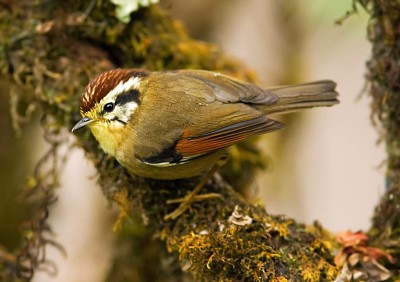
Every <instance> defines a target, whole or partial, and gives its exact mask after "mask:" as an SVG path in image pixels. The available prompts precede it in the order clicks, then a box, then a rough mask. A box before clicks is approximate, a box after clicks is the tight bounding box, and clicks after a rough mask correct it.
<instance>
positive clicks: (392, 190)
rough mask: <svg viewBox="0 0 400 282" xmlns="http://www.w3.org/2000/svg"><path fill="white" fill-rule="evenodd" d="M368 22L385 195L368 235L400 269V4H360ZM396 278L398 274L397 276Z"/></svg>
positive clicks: (393, 0) (370, 76) (374, 113)
mask: <svg viewBox="0 0 400 282" xmlns="http://www.w3.org/2000/svg"><path fill="white" fill-rule="evenodd" d="M360 2H362V5H363V6H364V7H366V9H367V10H368V11H369V13H370V16H371V19H370V21H369V26H368V38H369V40H370V41H371V42H372V57H371V59H370V60H369V61H368V63H367V66H368V70H369V72H368V75H367V78H368V80H369V85H370V93H371V96H372V98H373V101H372V117H373V120H374V122H375V124H376V127H377V128H378V130H379V132H380V137H381V140H382V141H384V142H385V144H386V151H387V169H386V193H385V195H384V196H383V198H382V200H381V203H380V205H379V206H378V207H377V208H376V210H375V215H374V219H373V228H372V229H371V234H372V235H373V236H374V237H375V240H376V244H377V245H378V246H382V248H385V249H386V250H388V251H389V253H391V254H392V256H394V257H395V259H396V260H397V269H399V268H400V236H399V234H400V2H399V1H398V0H385V1H377V0H376V1H360ZM398 275H399V274H398Z"/></svg>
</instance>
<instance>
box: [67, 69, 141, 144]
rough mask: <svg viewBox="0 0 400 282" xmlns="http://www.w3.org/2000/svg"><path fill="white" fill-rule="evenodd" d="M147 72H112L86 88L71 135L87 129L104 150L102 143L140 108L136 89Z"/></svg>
mask: <svg viewBox="0 0 400 282" xmlns="http://www.w3.org/2000/svg"><path fill="white" fill-rule="evenodd" d="M147 75H148V72H147V71H146V70H143V69H113V70H109V71H106V72H103V73H102V74H100V75H99V76H98V77H96V78H95V79H93V80H91V81H90V82H89V84H88V85H87V86H86V89H85V92H84V94H83V96H82V98H81V105H80V113H81V115H82V119H81V120H80V121H79V122H77V123H76V124H75V126H74V127H73V128H72V132H74V131H76V130H78V129H81V128H83V127H86V126H88V127H89V128H90V129H91V131H92V133H93V135H94V136H95V137H96V139H97V140H98V141H99V143H100V145H102V147H103V149H105V151H110V150H107V148H105V147H107V146H106V145H105V143H107V142H109V140H108V139H112V135H113V134H116V133H118V131H119V130H120V129H122V128H124V127H125V125H126V124H128V122H129V120H130V118H131V116H132V115H133V113H134V112H135V110H136V109H137V108H138V107H139V105H140V94H141V93H140V91H139V86H140V83H141V81H142V80H143V78H144V77H146V76H147Z"/></svg>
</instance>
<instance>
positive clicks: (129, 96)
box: [115, 89, 140, 105]
mask: <svg viewBox="0 0 400 282" xmlns="http://www.w3.org/2000/svg"><path fill="white" fill-rule="evenodd" d="M139 97H140V93H139V91H138V90H137V89H132V90H129V91H127V92H123V93H121V94H119V95H118V97H117V99H115V105H124V104H126V103H129V102H132V101H133V102H136V103H137V104H138V105H139V104H140V100H139Z"/></svg>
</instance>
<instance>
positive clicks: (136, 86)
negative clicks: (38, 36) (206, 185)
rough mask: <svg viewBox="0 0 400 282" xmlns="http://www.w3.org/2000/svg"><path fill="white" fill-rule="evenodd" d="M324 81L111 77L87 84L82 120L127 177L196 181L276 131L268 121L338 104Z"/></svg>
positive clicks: (121, 73)
mask: <svg viewBox="0 0 400 282" xmlns="http://www.w3.org/2000/svg"><path fill="white" fill-rule="evenodd" d="M335 86H336V84H335V83H334V82H333V81H330V80H323V81H316V82H311V83H306V84H299V85H291V86H280V87H273V88H266V89H264V88H261V87H258V86H256V85H254V84H251V83H246V82H243V81H239V80H237V79H234V78H232V77H229V76H226V75H223V74H220V73H217V72H211V71H205V70H177V71H155V72H151V71H148V70H144V69H113V70H109V71H106V72H104V73H102V74H100V75H99V76H98V77H96V78H95V79H93V80H91V81H90V83H89V84H88V86H87V87H86V89H85V92H84V94H83V96H82V99H81V105H80V113H81V115H82V117H83V118H82V119H81V120H80V121H79V122H78V123H77V124H76V125H75V126H74V127H73V128H72V131H75V130H78V129H80V128H83V127H85V126H88V127H89V128H90V130H91V131H92V134H93V135H94V137H95V138H96V139H97V141H98V142H99V144H100V146H101V148H102V149H103V150H104V151H105V152H106V153H108V154H109V155H111V156H113V157H115V158H116V159H117V161H118V162H119V163H120V164H121V165H122V166H124V167H125V168H126V169H127V170H128V172H129V173H132V174H135V175H139V176H142V177H147V178H155V179H164V180H172V179H180V178H189V177H193V176H199V175H203V174H204V173H205V172H207V171H210V170H211V168H212V167H213V166H214V165H215V164H216V163H218V161H219V160H220V159H221V158H223V157H224V156H226V153H227V148H228V147H229V146H231V145H234V144H236V143H238V142H240V141H243V140H246V139H249V138H251V137H254V136H257V135H260V134H264V133H267V132H271V131H275V130H278V129H280V128H282V127H283V124H282V123H281V122H279V121H276V120H273V119H271V118H269V117H268V115H269V114H274V113H283V112H290V111H294V110H299V109H303V108H311V107H317V106H332V105H334V104H337V103H338V100H337V96H338V94H337V92H336V91H335Z"/></svg>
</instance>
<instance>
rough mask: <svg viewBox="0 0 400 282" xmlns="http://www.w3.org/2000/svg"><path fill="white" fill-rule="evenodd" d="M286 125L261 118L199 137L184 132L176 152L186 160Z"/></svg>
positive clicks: (177, 144) (264, 117)
mask: <svg viewBox="0 0 400 282" xmlns="http://www.w3.org/2000/svg"><path fill="white" fill-rule="evenodd" d="M283 126H284V125H283V123H281V122H279V121H275V120H272V119H269V118H268V117H266V116H264V115H262V116H260V117H257V118H254V119H251V120H246V121H243V122H239V123H236V124H233V125H229V126H226V127H222V128H220V129H217V130H213V131H210V132H207V133H204V134H201V135H198V136H190V133H189V132H184V134H183V136H182V138H181V139H180V140H179V141H178V142H177V143H176V146H175V150H176V152H178V153H179V154H180V155H182V156H183V157H185V158H190V157H196V156H199V155H203V154H207V153H210V152H213V151H216V150H219V149H223V148H226V147H229V146H231V145H233V144H236V143H238V142H240V141H243V140H245V139H247V138H250V137H252V136H256V135H260V134H263V133H267V132H270V131H274V130H278V129H280V128H282V127H283Z"/></svg>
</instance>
